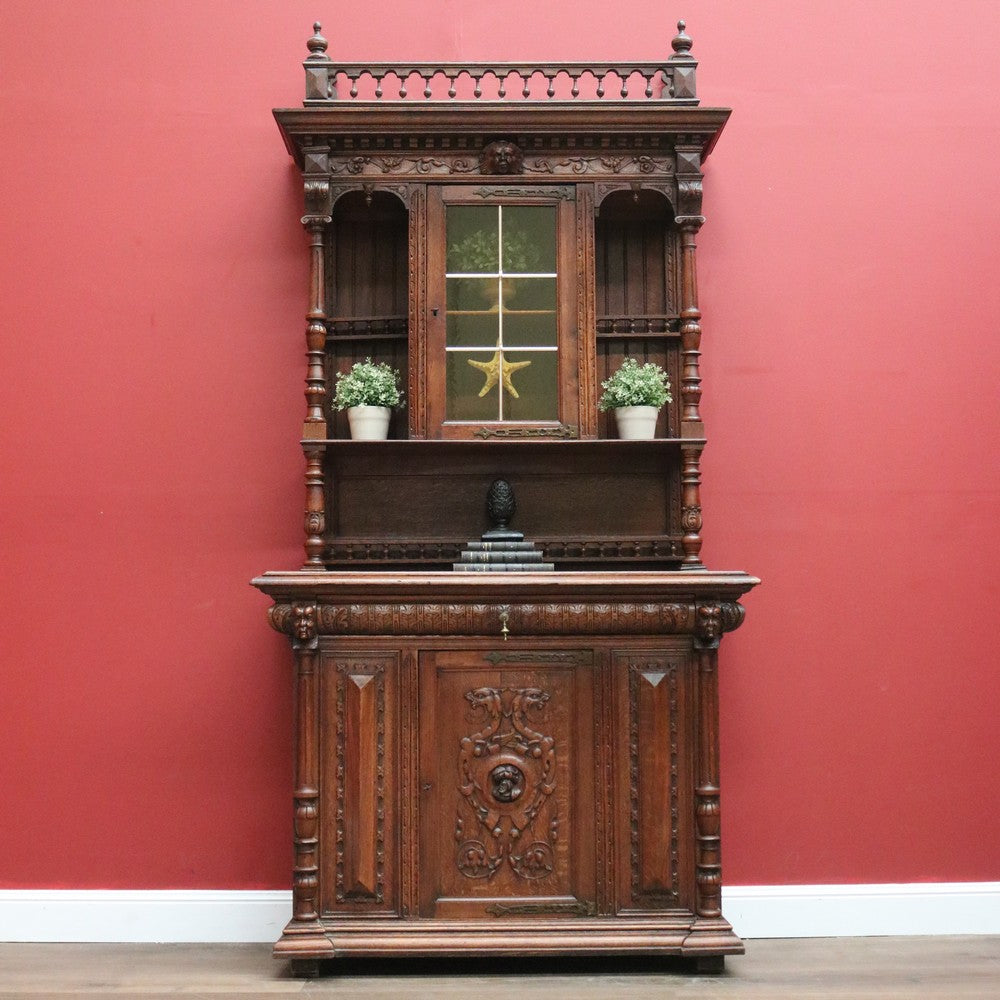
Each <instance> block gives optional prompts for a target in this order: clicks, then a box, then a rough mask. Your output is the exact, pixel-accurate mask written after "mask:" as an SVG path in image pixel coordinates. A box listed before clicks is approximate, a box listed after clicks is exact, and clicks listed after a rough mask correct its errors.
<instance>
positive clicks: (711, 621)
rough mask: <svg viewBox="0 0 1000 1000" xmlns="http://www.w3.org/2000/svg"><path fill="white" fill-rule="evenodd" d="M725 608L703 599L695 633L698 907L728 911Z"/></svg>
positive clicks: (716, 913)
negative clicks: (723, 795) (722, 773)
mask: <svg viewBox="0 0 1000 1000" xmlns="http://www.w3.org/2000/svg"><path fill="white" fill-rule="evenodd" d="M722 612H723V609H722V608H721V607H720V606H719V605H718V604H699V605H698V618H697V623H696V633H695V642H694V645H695V656H696V657H697V664H698V679H697V688H696V696H697V706H698V707H697V721H698V739H697V759H696V761H695V789H694V801H695V860H694V864H695V868H694V872H695V876H694V877H695V899H696V903H695V912H696V913H697V914H698V916H699V917H721V916H722V849H721V845H722V838H721V819H722V817H721V811H720V808H719V728H718V726H719V723H718V719H719V677H718V669H717V667H718V649H719V641H720V639H721V637H722V630H723V620H722Z"/></svg>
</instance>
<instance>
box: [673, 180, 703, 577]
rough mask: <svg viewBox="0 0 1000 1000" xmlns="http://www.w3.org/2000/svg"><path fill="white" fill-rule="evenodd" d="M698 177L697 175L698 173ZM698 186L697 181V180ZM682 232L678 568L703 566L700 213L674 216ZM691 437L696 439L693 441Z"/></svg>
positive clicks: (701, 218)
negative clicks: (680, 558)
mask: <svg viewBox="0 0 1000 1000" xmlns="http://www.w3.org/2000/svg"><path fill="white" fill-rule="evenodd" d="M699 177H700V175H699ZM699 189H700V184H699ZM676 221H677V225H678V226H679V228H680V236H681V302H680V306H681V309H680V319H681V325H680V334H681V437H682V438H685V439H687V440H690V441H692V444H691V445H685V444H682V445H681V454H682V456H683V459H684V464H683V468H682V470H681V527H682V528H683V529H684V537H683V539H682V542H681V544H682V545H683V548H684V559H683V561H682V563H681V569H703V568H704V566H703V564H702V562H701V556H700V553H701V526H702V520H701V450H702V447H703V444H702V443H701V442H702V440H703V439H704V436H705V426H704V424H703V423H702V419H701V411H700V409H699V404H700V402H701V374H700V372H699V370H698V359H699V358H700V357H701V310H700V309H699V308H698V273H697V263H696V257H695V255H696V249H697V247H696V244H695V237H696V236H697V233H698V230H699V229H700V228H701V225H702V223H703V222H704V221H705V219H704V217H703V216H700V215H685V216H678V217H677V220H676ZM694 441H698V442H699V443H698V444H695V443H694Z"/></svg>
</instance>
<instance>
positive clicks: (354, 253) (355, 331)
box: [325, 188, 409, 437]
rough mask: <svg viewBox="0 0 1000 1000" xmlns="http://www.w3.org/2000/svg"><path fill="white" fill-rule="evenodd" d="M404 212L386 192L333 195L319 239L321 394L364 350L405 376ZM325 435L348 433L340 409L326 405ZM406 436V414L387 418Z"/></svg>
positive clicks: (360, 358) (406, 280)
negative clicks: (323, 318) (323, 320)
mask: <svg viewBox="0 0 1000 1000" xmlns="http://www.w3.org/2000/svg"><path fill="white" fill-rule="evenodd" d="M408 225H409V213H408V212H407V209H406V205H405V204H404V203H403V202H402V200H401V199H400V198H399V197H398V196H397V195H396V194H395V193H392V192H388V191H379V190H373V189H370V188H369V189H358V190H349V191H345V192H343V193H342V194H339V195H338V196H337V197H336V198H335V201H334V203H333V210H332V212H331V221H330V226H329V234H328V235H329V238H328V239H327V240H326V268H325V273H326V314H327V317H328V320H327V331H328V332H327V347H326V353H327V364H326V373H327V383H328V384H327V398H328V399H329V400H330V401H331V403H332V400H333V396H334V389H335V385H336V374H337V372H344V371H348V370H349V369H350V367H351V365H353V364H354V363H355V362H356V361H364V360H365V359H367V358H371V359H372V360H373V361H385V362H387V363H388V364H390V365H392V366H393V368H395V369H396V370H397V371H398V372H399V373H400V376H401V380H402V383H403V384H404V386H405V384H406V372H407V370H408V356H407V355H408V351H407V340H408V329H407V325H408V321H407V316H408V298H407V296H408V283H409V275H408V248H407V238H408V235H407V234H408ZM329 419H330V431H331V436H332V437H350V433H349V430H348V427H347V417H346V414H344V413H339V412H337V411H336V410H334V409H333V408H332V406H331V411H330V418H329ZM391 434H392V436H393V437H406V421H405V420H394V421H393V422H392V431H391Z"/></svg>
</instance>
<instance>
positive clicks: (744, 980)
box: [0, 937, 1000, 1000]
mask: <svg viewBox="0 0 1000 1000" xmlns="http://www.w3.org/2000/svg"><path fill="white" fill-rule="evenodd" d="M333 968H335V969H336V970H337V971H336V973H335V974H333V975H329V976H325V977H323V978H321V979H317V980H300V979H293V978H292V977H291V976H290V975H289V971H288V966H287V964H286V963H282V962H276V961H274V960H273V959H272V958H271V955H270V949H269V948H268V947H267V946H266V945H101V944H92V945H87V944H0V998H5V1000H6V998H11V997H25V998H30V1000H71V998H79V997H91V998H93V997H122V996H131V997H137V998H139V997H141V998H156V997H167V996H175V997H176V996H182V997H185V998H187V1000H195V998H198V997H205V998H211V997H215V998H220V997H233V996H239V997H241V998H245V1000H264V998H274V997H280V996H302V997H307V998H309V1000H317V998H323V997H329V998H331V1000H332V998H337V1000H403V998H405V1000H421V998H428V1000H429V998H433V1000H460V998H461V1000H468V998H470V997H497V996H508V997H514V998H515V1000H556V998H572V1000H596V998H602V1000H653V998H654V997H655V998H656V1000H671V998H682V1000H728V998H736V997H739V998H740V1000H764V998H767V1000H782V998H789V1000H791V998H794V1000H998V998H1000V938H997V937H931V938H919V937H906V938H809V939H802V940H776V941H749V942H747V954H746V955H744V956H740V957H737V958H729V959H727V961H726V971H725V972H724V973H723V974H722V975H717V976H699V975H693V974H691V973H690V972H689V971H686V970H684V969H683V968H682V967H681V966H679V965H678V964H677V963H670V962H663V961H657V960H638V959H631V960H626V959H618V960H615V959H600V960H598V959H590V960H570V959H564V960H551V959H535V960H524V959H514V960H510V959H506V960H490V961H483V962H474V961H462V962H446V961H440V960H435V961H430V960H426V961H407V962H401V961H396V962H365V963H361V962H345V963H341V964H334V966H333Z"/></svg>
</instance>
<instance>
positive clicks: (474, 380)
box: [445, 349, 500, 420]
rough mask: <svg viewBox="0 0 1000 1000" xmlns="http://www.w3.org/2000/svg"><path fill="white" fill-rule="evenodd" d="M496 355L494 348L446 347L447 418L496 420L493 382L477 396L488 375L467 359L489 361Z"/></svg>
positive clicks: (497, 406) (496, 398) (497, 399)
mask: <svg viewBox="0 0 1000 1000" xmlns="http://www.w3.org/2000/svg"><path fill="white" fill-rule="evenodd" d="M496 355H497V352H496V350H495V349H494V350H493V351H448V353H447V354H446V355H445V379H446V382H447V388H448V406H447V410H446V413H445V416H446V418H447V419H448V420H499V419H500V396H499V392H498V386H497V385H496V384H494V385H492V386H490V387H489V388H488V389H487V390H486V392H485V393H484V394H483V395H482V396H480V395H479V393H480V392H482V391H483V389H484V388H485V387H486V384H487V383H488V382H489V381H490V379H489V376H488V374H487V373H486V372H484V371H483V370H482V369H481V368H476V367H474V366H473V365H470V364H469V362H470V361H475V362H478V363H479V364H485V365H489V364H490V362H491V360H492V359H493V358H495V357H496Z"/></svg>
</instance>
